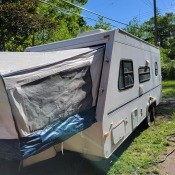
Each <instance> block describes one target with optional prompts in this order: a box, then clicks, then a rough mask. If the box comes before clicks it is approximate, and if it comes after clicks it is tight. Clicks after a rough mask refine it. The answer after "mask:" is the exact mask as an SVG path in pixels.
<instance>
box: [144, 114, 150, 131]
mask: <svg viewBox="0 0 175 175" xmlns="http://www.w3.org/2000/svg"><path fill="white" fill-rule="evenodd" d="M150 125H151V114H150V111H149V112H148V114H147V116H146V118H145V119H144V120H143V126H144V128H148V127H150Z"/></svg>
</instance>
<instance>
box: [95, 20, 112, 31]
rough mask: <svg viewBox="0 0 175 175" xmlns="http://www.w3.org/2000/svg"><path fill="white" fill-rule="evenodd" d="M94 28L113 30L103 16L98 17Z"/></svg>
mask: <svg viewBox="0 0 175 175" xmlns="http://www.w3.org/2000/svg"><path fill="white" fill-rule="evenodd" d="M94 29H104V30H111V26H110V23H107V22H105V21H104V19H103V17H99V18H98V22H97V23H96V24H95V26H94Z"/></svg>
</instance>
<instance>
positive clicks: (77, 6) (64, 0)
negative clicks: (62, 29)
mask: <svg viewBox="0 0 175 175" xmlns="http://www.w3.org/2000/svg"><path fill="white" fill-rule="evenodd" d="M62 1H63V2H65V3H67V4H69V5H72V6H74V7H76V8H79V9H81V10H84V11H86V12H89V13H91V14H94V15H96V16H98V17H102V18H104V19H108V20H110V21H113V22H116V23H119V24H122V25H125V26H130V25H129V24H126V23H124V22H121V21H118V20H115V19H112V18H109V17H106V16H104V15H101V14H99V13H96V12H93V11H91V10H89V9H86V8H84V7H81V6H79V5H76V4H73V3H71V2H68V1H66V0H62ZM134 28H136V27H134ZM137 29H138V28H137Z"/></svg>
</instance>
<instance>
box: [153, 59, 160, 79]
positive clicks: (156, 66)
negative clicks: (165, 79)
mask: <svg viewBox="0 0 175 175" xmlns="http://www.w3.org/2000/svg"><path fill="white" fill-rule="evenodd" d="M154 65H155V76H158V74H159V68H158V63H157V61H156V62H155V64H154Z"/></svg>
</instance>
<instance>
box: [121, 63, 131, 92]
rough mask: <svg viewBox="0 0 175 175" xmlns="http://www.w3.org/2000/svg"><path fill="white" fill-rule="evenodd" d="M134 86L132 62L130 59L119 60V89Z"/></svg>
mask: <svg viewBox="0 0 175 175" xmlns="http://www.w3.org/2000/svg"><path fill="white" fill-rule="evenodd" d="M133 86H134V72H133V62H132V61H130V60H122V61H121V62H120V71H119V84H118V87H119V90H124V89H127V88H131V87H133Z"/></svg>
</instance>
